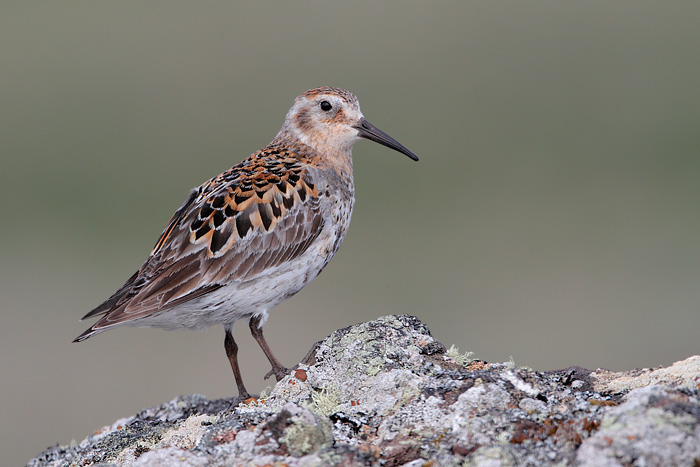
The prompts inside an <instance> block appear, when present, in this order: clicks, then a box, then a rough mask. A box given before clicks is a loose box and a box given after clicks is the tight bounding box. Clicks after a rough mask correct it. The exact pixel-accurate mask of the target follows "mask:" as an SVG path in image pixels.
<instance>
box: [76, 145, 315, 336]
mask: <svg viewBox="0 0 700 467" xmlns="http://www.w3.org/2000/svg"><path fill="white" fill-rule="evenodd" d="M322 228H323V217H322V215H321V212H320V204H319V193H318V190H317V189H316V188H315V187H314V185H313V183H312V182H311V178H310V176H309V173H308V172H307V171H306V169H305V168H304V167H303V166H302V165H301V164H300V163H299V161H298V160H297V159H295V158H280V157H279V155H277V157H271V156H270V155H269V154H268V153H266V152H265V150H262V151H261V152H259V153H257V154H255V155H253V156H251V157H250V158H248V159H246V160H244V161H243V162H241V163H240V164H238V165H236V166H235V167H233V168H232V169H230V170H228V171H227V172H224V173H223V174H221V175H219V176H218V177H216V178H214V179H212V180H210V181H209V182H207V183H205V184H204V185H202V186H201V187H199V188H198V189H196V190H193V192H192V193H191V194H190V197H189V198H188V199H187V201H186V202H185V203H184V204H183V205H182V206H181V207H180V209H178V210H177V212H176V213H175V214H174V215H173V217H172V219H171V220H170V222H169V223H168V226H167V227H166V228H165V230H164V231H163V233H162V234H161V236H160V238H159V239H158V242H157V243H156V245H155V247H154V248H153V251H152V252H151V254H150V256H149V257H148V259H147V260H146V262H145V263H144V264H143V266H142V267H141V269H139V271H138V272H137V273H136V274H134V276H132V277H131V279H129V281H127V283H126V284H124V286H123V287H122V288H121V289H119V290H118V291H117V292H116V293H115V294H114V295H113V296H112V297H110V298H109V299H107V301H105V302H104V303H103V304H102V305H100V306H99V307H97V308H96V309H95V310H93V311H91V312H90V313H88V314H87V315H86V316H85V318H88V317H91V316H95V315H98V314H101V313H105V316H104V317H102V319H100V321H98V322H97V323H95V325H94V326H93V327H92V328H91V330H88V331H86V334H88V333H89V331H93V333H94V332H96V331H98V330H99V329H101V328H105V327H109V326H113V325H116V324H120V323H123V322H125V321H130V320H133V319H137V318H141V317H144V316H147V315H149V314H152V313H155V312H159V311H162V310H166V309H168V308H171V307H173V306H175V305H178V304H181V303H184V302H186V301H188V300H192V299H193V298H196V297H199V296H202V295H204V294H206V293H209V292H211V291H213V290H216V289H217V288H219V287H221V286H223V285H225V284H227V283H229V282H230V281H247V280H251V279H255V278H256V277H260V276H262V275H264V274H265V273H267V272H269V271H271V270H273V269H274V268H276V267H277V266H279V265H281V264H283V263H285V262H287V261H291V260H293V259H294V258H296V257H298V256H299V255H301V254H302V253H303V252H304V251H306V250H307V249H308V248H309V246H310V245H311V243H312V242H313V241H314V240H315V239H316V238H317V237H318V235H319V234H320V232H321V230H322ZM90 335H92V334H90ZM86 337H89V336H86ZM78 339H80V338H78Z"/></svg>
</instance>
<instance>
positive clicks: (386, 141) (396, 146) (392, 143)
mask: <svg viewBox="0 0 700 467" xmlns="http://www.w3.org/2000/svg"><path fill="white" fill-rule="evenodd" d="M355 128H357V134H358V135H359V136H360V137H361V138H367V139H369V140H372V141H374V142H375V143H379V144H381V145H384V146H386V147H388V148H391V149H393V150H395V151H399V152H400V153H402V154H406V155H407V156H408V157H410V158H411V159H413V160H414V161H417V160H418V156H416V155H415V154H413V153H412V152H411V151H409V150H408V149H406V148H405V147H404V146H403V145H402V144H401V143H399V142H398V141H396V140H395V139H394V138H392V137H391V136H389V135H387V134H386V133H384V132H383V131H382V130H380V129H379V128H377V127H376V126H374V125H372V124H371V123H370V122H368V121H367V120H366V119H365V117H362V118H361V119H360V122H359V123H358V124H357V125H355Z"/></svg>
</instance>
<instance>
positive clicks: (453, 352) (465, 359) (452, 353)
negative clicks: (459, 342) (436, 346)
mask: <svg viewBox="0 0 700 467" xmlns="http://www.w3.org/2000/svg"><path fill="white" fill-rule="evenodd" d="M472 355H474V352H464V353H459V347H455V346H454V345H452V346H451V347H450V348H449V349H447V352H445V356H446V357H449V358H451V359H453V360H454V361H455V362H456V363H457V364H458V365H469V364H470V363H471V362H473V361H474V359H473V358H471V357H472Z"/></svg>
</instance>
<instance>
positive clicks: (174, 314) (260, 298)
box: [128, 229, 345, 330]
mask: <svg viewBox="0 0 700 467" xmlns="http://www.w3.org/2000/svg"><path fill="white" fill-rule="evenodd" d="M340 233H341V232H338V231H336V229H332V230H330V231H327V232H325V235H321V236H319V238H317V240H316V241H315V242H314V243H313V244H312V245H311V246H310V247H309V249H308V250H307V251H305V252H304V253H303V254H302V255H300V256H299V257H297V258H295V259H294V260H292V261H289V262H287V263H285V264H282V265H280V266H278V267H275V268H273V269H271V270H270V271H267V272H265V273H263V274H261V275H259V276H257V277H256V278H254V279H251V280H247V281H234V282H231V283H229V284H227V285H224V286H223V287H221V288H219V289H217V290H214V291H212V292H210V293H208V294H206V295H203V296H201V297H198V298H195V299H193V300H190V301H188V302H185V303H182V304H180V305H177V306H175V307H173V308H169V309H167V310H164V311H163V312H161V313H156V314H154V315H151V316H148V317H146V318H144V319H141V320H134V321H133V322H130V323H128V324H131V325H134V326H141V327H157V328H162V329H168V330H179V329H207V328H209V327H211V326H213V325H216V324H223V325H231V324H233V323H235V322H236V321H237V320H239V319H241V318H248V317H250V316H252V315H260V314H262V315H263V319H262V323H263V324H264V323H265V321H266V320H267V312H268V310H270V309H271V308H273V307H274V306H276V305H278V304H280V303H281V302H283V301H284V300H286V299H287V298H289V297H291V296H292V295H294V294H296V293H297V292H299V291H300V290H301V289H302V288H304V286H306V285H307V284H308V283H309V282H311V281H312V280H313V279H314V278H315V277H316V276H317V275H318V274H319V273H320V272H321V270H322V269H323V268H324V267H325V265H326V264H327V263H328V262H329V261H330V259H331V257H332V256H333V254H335V252H336V250H337V249H338V246H339V245H340V241H342V237H338V235H337V234H340ZM344 234H345V229H343V231H342V235H344Z"/></svg>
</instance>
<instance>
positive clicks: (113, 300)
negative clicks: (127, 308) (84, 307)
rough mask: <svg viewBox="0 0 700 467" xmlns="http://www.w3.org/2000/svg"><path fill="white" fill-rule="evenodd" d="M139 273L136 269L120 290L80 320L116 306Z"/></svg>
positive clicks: (101, 313) (131, 286)
mask: <svg viewBox="0 0 700 467" xmlns="http://www.w3.org/2000/svg"><path fill="white" fill-rule="evenodd" d="M138 274H139V272H138V271H136V272H135V273H134V275H133V276H131V277H130V278H129V280H127V281H126V283H124V285H122V286H121V287H120V288H119V290H117V291H116V292H114V293H113V294H112V296H111V297H109V298H108V299H107V300H105V301H104V302H102V303H101V304H100V305H99V306H98V307H97V308H95V309H94V310H92V311H91V312H89V313H88V314H86V315H85V316H83V317H82V318H80V320H81V321H82V320H84V319H88V318H92V317H93V316H99V315H103V314H105V313H108V312H109V311H110V310H111V309H112V308H114V305H116V304H117V302H118V301H119V300H121V299H122V297H124V295H126V294H128V293H129V291H130V290H131V289H132V288H133V285H134V281H135V280H136V276H138ZM88 337H89V336H88ZM86 339H87V337H86Z"/></svg>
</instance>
